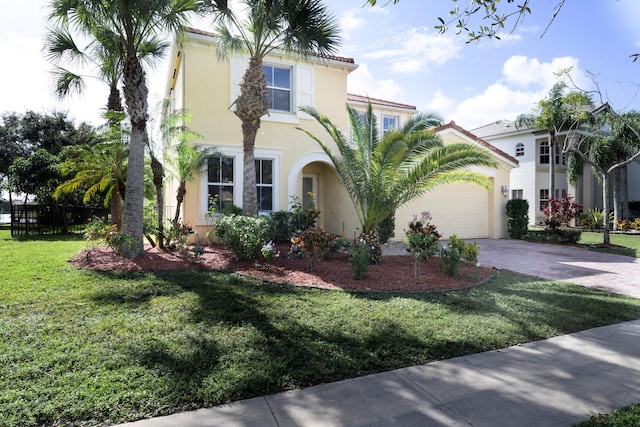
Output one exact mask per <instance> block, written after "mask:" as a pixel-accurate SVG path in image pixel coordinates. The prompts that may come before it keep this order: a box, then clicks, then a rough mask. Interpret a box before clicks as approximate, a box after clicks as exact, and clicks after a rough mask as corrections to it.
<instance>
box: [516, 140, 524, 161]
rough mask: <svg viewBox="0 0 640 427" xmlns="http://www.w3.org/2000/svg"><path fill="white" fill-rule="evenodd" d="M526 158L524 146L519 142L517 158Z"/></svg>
mask: <svg viewBox="0 0 640 427" xmlns="http://www.w3.org/2000/svg"><path fill="white" fill-rule="evenodd" d="M522 156H524V144H523V143H522V142H518V143H517V144H516V157H522Z"/></svg>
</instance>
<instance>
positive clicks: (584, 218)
mask: <svg viewBox="0 0 640 427" xmlns="http://www.w3.org/2000/svg"><path fill="white" fill-rule="evenodd" d="M609 220H610V221H611V220H613V212H611V213H610V214H609ZM580 226H581V227H583V228H588V229H590V230H602V229H603V228H604V211H601V210H599V209H589V210H588V211H587V212H583V213H582V214H580Z"/></svg>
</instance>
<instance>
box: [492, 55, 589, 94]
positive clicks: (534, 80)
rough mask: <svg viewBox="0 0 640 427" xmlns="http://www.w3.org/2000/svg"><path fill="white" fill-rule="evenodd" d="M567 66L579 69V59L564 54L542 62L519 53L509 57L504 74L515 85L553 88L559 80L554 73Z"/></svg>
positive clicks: (575, 69)
mask: <svg viewBox="0 0 640 427" xmlns="http://www.w3.org/2000/svg"><path fill="white" fill-rule="evenodd" d="M565 68H573V70H574V71H578V70H579V68H578V59H576V58H573V57H571V56H564V57H561V58H554V59H552V60H551V62H540V61H539V60H538V58H528V57H526V56H522V55H518V56H512V57H511V58H509V59H507V61H506V62H505V63H504V65H503V67H502V74H503V75H504V77H505V78H506V80H507V81H508V82H509V83H512V84H515V85H521V86H536V87H544V88H551V87H552V86H553V85H554V83H555V82H557V81H558V78H557V77H556V76H555V74H554V73H557V72H558V71H560V70H562V69H565ZM574 74H575V75H576V76H577V75H578V73H574Z"/></svg>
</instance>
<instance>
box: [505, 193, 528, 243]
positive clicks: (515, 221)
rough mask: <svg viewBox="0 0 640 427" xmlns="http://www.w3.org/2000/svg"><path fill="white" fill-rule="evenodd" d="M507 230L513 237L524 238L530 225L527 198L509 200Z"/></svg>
mask: <svg viewBox="0 0 640 427" xmlns="http://www.w3.org/2000/svg"><path fill="white" fill-rule="evenodd" d="M506 212H507V230H508V232H509V237H511V238H512V239H522V236H524V234H525V233H526V232H527V227H528V225H529V202H528V201H526V200H525V199H511V200H509V201H507V205H506Z"/></svg>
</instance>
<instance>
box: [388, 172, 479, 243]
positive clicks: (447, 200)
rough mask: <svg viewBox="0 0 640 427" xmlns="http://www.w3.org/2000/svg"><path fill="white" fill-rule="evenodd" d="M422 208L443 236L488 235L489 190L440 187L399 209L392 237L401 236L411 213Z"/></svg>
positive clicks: (460, 185)
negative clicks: (429, 214)
mask: <svg viewBox="0 0 640 427" xmlns="http://www.w3.org/2000/svg"><path fill="white" fill-rule="evenodd" d="M422 211H430V212H431V216H432V217H433V219H432V220H431V222H432V223H433V224H435V225H436V227H437V228H438V231H439V232H440V234H442V235H443V236H444V238H448V237H449V236H450V235H452V234H455V235H456V236H458V237H460V238H484V237H488V236H489V191H488V190H485V189H483V188H480V187H478V186H476V185H472V184H462V183H459V184H449V185H443V186H439V187H436V188H435V189H434V190H433V191H430V192H428V193H425V195H424V196H422V197H421V198H419V199H417V200H415V201H413V202H411V203H409V204H407V205H405V206H403V207H402V208H400V209H398V211H397V212H396V232H395V237H394V239H398V240H401V239H403V238H404V230H406V229H407V228H408V223H409V221H411V219H412V218H413V215H414V214H417V215H418V216H420V214H421V212H422Z"/></svg>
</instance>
